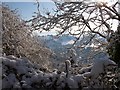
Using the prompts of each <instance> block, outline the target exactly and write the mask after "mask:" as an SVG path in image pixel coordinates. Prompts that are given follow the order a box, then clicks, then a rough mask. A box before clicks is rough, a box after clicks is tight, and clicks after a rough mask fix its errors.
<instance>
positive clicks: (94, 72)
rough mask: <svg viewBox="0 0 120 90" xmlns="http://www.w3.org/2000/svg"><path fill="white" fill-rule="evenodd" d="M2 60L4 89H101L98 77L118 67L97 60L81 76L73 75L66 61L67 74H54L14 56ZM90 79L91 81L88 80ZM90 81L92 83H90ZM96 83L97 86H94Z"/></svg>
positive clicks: (55, 72)
mask: <svg viewBox="0 0 120 90" xmlns="http://www.w3.org/2000/svg"><path fill="white" fill-rule="evenodd" d="M0 59H1V60H2V88H11V89H12V88H34V89H37V88H65V87H69V88H79V89H81V88H82V87H86V88H87V87H91V86H92V85H94V87H101V85H99V83H100V81H99V79H97V77H99V76H100V74H101V73H104V72H105V68H106V67H107V66H111V67H112V66H116V64H115V63H114V62H113V61H111V60H109V59H108V60H97V61H95V62H94V63H93V65H91V66H89V67H86V68H85V67H84V68H83V69H81V72H82V73H81V74H77V75H75V74H71V72H69V69H71V68H72V67H71V65H70V62H69V61H66V65H67V68H68V72H67V73H68V74H69V75H68V77H66V74H67V73H66V72H61V71H58V70H57V69H55V70H54V71H53V72H43V71H41V70H40V69H39V67H38V66H37V67H36V65H34V64H33V63H31V62H30V61H29V60H27V59H25V58H16V57H14V56H9V57H0ZM88 78H89V79H88ZM89 80H90V81H89ZM94 83H95V84H94Z"/></svg>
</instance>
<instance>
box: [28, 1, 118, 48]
mask: <svg viewBox="0 0 120 90" xmlns="http://www.w3.org/2000/svg"><path fill="white" fill-rule="evenodd" d="M54 4H55V5H56V8H57V9H55V10H54V13H51V12H47V13H46V15H42V13H41V12H40V10H39V3H38V11H39V12H38V13H37V16H36V17H34V18H33V19H31V20H29V21H27V22H31V25H32V27H33V28H34V29H35V30H40V32H42V31H43V30H45V31H50V30H52V29H56V28H59V30H58V35H61V34H65V33H67V34H70V35H73V36H76V40H75V41H74V44H73V45H75V43H76V42H77V41H78V40H79V39H81V38H84V36H85V35H89V36H90V39H89V40H88V41H87V43H86V44H85V45H88V44H90V43H94V42H97V43H98V47H97V48H98V49H100V47H106V46H107V45H108V44H109V43H110V44H111V38H113V37H111V36H112V35H113V33H115V32H116V31H118V30H117V29H116V30H112V28H113V27H115V26H114V25H115V23H116V22H118V21H120V14H119V11H118V5H119V4H120V3H119V2H118V1H115V2H113V3H112V4H110V3H107V2H99V3H98V2H90V1H87V0H81V1H79V2H74V1H73V2H65V1H54ZM96 37H102V38H104V39H105V40H106V43H105V42H104V43H103V42H101V41H99V40H98V39H97V38H96ZM81 46H82V45H80V46H78V47H81Z"/></svg>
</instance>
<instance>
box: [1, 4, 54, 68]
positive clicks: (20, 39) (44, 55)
mask: <svg viewBox="0 0 120 90" xmlns="http://www.w3.org/2000/svg"><path fill="white" fill-rule="evenodd" d="M2 28H3V31H2V50H3V52H2V54H3V55H6V56H8V55H14V56H16V57H19V58H20V57H22V58H23V57H25V58H28V59H29V60H30V61H32V62H34V63H37V64H39V65H40V66H41V67H45V68H46V66H47V67H50V68H51V62H50V58H49V57H50V55H51V54H52V52H51V51H50V50H49V49H47V48H44V47H42V45H41V44H40V43H38V42H37V41H36V39H35V38H34V36H33V34H32V32H31V28H30V27H29V26H28V25H26V24H25V22H24V20H22V19H21V18H20V17H19V16H18V15H17V13H16V10H10V9H9V7H7V6H5V5H4V4H3V5H2Z"/></svg>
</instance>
